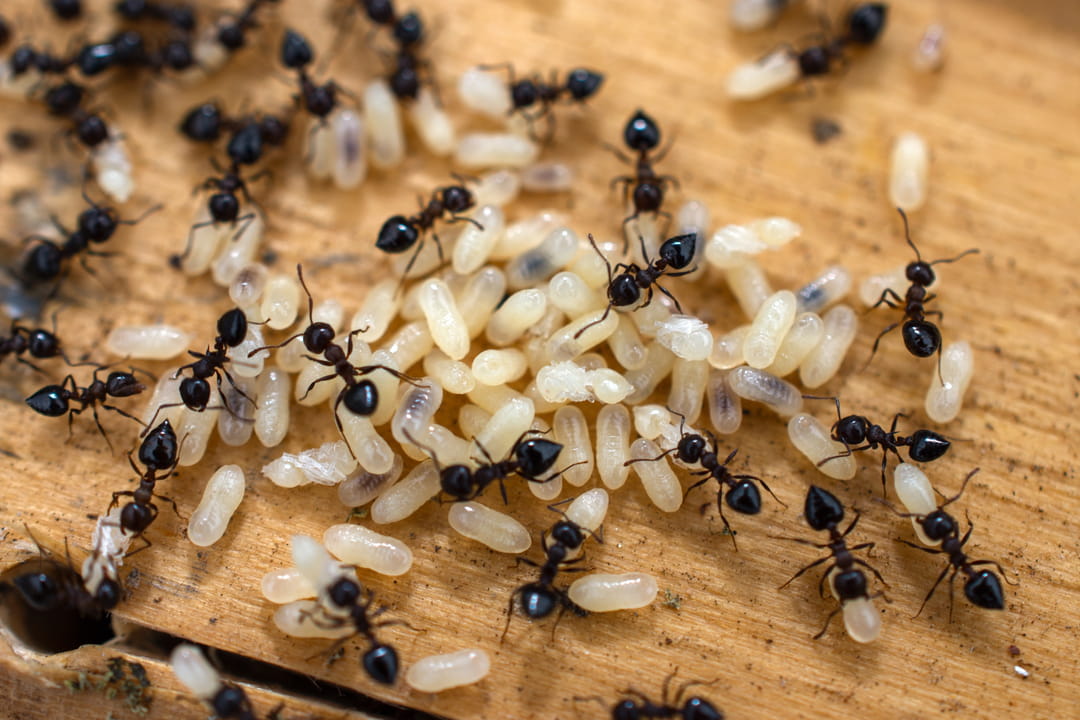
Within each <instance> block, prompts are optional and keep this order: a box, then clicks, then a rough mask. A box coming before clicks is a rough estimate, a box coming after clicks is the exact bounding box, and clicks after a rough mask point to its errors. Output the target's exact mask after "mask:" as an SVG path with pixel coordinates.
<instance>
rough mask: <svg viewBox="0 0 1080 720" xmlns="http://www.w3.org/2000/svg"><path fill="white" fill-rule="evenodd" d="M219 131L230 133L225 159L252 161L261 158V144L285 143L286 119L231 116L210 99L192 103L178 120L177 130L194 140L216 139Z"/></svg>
mask: <svg viewBox="0 0 1080 720" xmlns="http://www.w3.org/2000/svg"><path fill="white" fill-rule="evenodd" d="M223 131H228V132H231V133H232V134H231V136H230V138H229V142H228V144H227V145H226V150H225V152H226V153H227V154H228V156H229V159H230V160H231V161H232V162H233V163H235V164H236V165H254V164H255V163H257V162H258V161H259V160H261V159H262V154H263V149H264V146H265V145H270V146H274V147H280V146H281V145H283V144H284V143H285V140H286V139H288V137H287V136H288V132H289V123H288V121H287V120H285V119H283V118H281V117H279V116H277V115H271V114H269V113H262V114H256V115H249V116H245V117H243V118H240V119H233V118H230V117H228V116H227V115H225V113H224V112H222V110H221V108H220V107H219V106H218V104H217V103H216V102H213V101H210V102H205V103H202V104H200V105H196V106H195V107H193V108H192V109H191V110H189V111H188V112H187V114H186V115H184V118H183V120H181V122H180V132H181V133H183V134H184V135H185V136H186V137H187V138H188V139H190V140H194V141H195V142H204V143H213V142H216V141H217V140H218V139H219V138H220V137H221V135H222V132H223Z"/></svg>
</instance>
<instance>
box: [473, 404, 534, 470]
mask: <svg viewBox="0 0 1080 720" xmlns="http://www.w3.org/2000/svg"><path fill="white" fill-rule="evenodd" d="M535 418H536V411H535V409H534V406H533V403H532V401H531V400H529V399H528V398H525V397H514V398H510V399H509V400H508V401H507V402H506V403H504V404H503V405H502V406H501V407H500V408H499V409H498V410H496V411H495V412H494V413H492V414H491V415H489V416H488V419H487V422H485V423H484V425H483V427H481V428H480V429H479V431H477V432H476V433H475V434H474V435H473V436H472V437H473V439H474V442H475V444H476V446H477V448H478V449H479V448H481V447H482V448H483V449H484V450H486V451H487V454H488V455H490V456H491V457H492V459H493V460H496V461H499V460H502V459H503V458H504V457H506V456H507V455H509V454H510V451H511V450H512V449H513V447H514V443H515V442H517V441H518V439H519V438H521V436H522V435H523V434H524V433H525V432H526V431H527V430H528V429H529V428H530V427H532V423H533V420H534V419H535ZM477 456H479V457H482V456H483V453H482V452H480V453H477Z"/></svg>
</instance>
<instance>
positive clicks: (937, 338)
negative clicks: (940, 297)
mask: <svg viewBox="0 0 1080 720" xmlns="http://www.w3.org/2000/svg"><path fill="white" fill-rule="evenodd" d="M896 211H897V212H899V213H900V217H901V218H903V220H904V238H905V239H906V240H907V244H908V245H910V246H911V249H912V250H914V251H915V262H913V263H908V266H907V269H906V270H905V271H904V274H905V275H906V276H907V279H908V281H909V282H910V283H911V285H910V287H908V290H907V295H906V296H905V297H903V298H901V297H900V296H899V295H897V294H896V291H894V290H893V289H892V288H885V290H883V291H882V293H881V297H880V298H879V299H878V301H877V302H876V303H874V304H873V305H872V306H871V307H870V309H871V310H873V309H874V308H876V307H878V306H880V305H882V304H885V305H888V306H889V307H891V308H900V307H903V309H904V323H903V328H902V329H901V330H900V333H901V335H903V337H904V346H905V347H906V348H907V350H908V352H909V353H911V354H912V355H914V356H915V357H921V358H924V357H930V356H931V355H933V354H934V353H937V355H938V374H939V375H940V373H941V331H940V330H938V327H937V325H935V324H934V323H932V322H930V321H929V320H927V319H926V316H927V315H937V316H938V318H939V319H941V317H942V314H941V311H940V310H926V304H927V303H929V302H930V301H931V300H933V299H934V298H936V297H937V295H936V294H935V293H929V294H928V293H927V291H926V289H927V288H928V287H929V286H930V285H933V284H934V280H935V279H936V276H935V275H934V268H933V266H934V265H939V264H942V263H952V262H956V261H957V260H959V259H960V258H962V257H964V256H966V255H971V254H973V253H977V252H979V249H978V248H971V249H970V250H965V251H964V252H962V253H960V254H959V255H957V256H956V257H953V258H947V259H945V260H934V261H933V262H926V261H924V260H923V259H922V255H920V254H919V248H917V247H915V243H914V242H912V241H911V231H910V228H909V227H908V218H907V214H906V213H905V212H904V211H903V210H902V209H901V208H896ZM890 298H892V299H891V300H890ZM894 300H895V302H893V301H894ZM897 325H900V323H899V322H895V323H893V324H892V325H889V326H888V327H887V328H885V329H884V330H882V331H881V333H879V334H878V336H877V338H875V339H874V347H873V349H872V350H871V351H870V360H873V359H874V354H875V353H876V352H877V349H878V343H880V342H881V338H883V337H884V336H885V335H887V334H888V333H890V332H892V331H893V330H895V329H896V326H897ZM870 360H867V361H866V362H867V364H868V365H869V364H870Z"/></svg>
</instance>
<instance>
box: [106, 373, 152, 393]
mask: <svg viewBox="0 0 1080 720" xmlns="http://www.w3.org/2000/svg"><path fill="white" fill-rule="evenodd" d="M145 389H146V386H145V385H143V384H142V383H141V382H139V381H138V380H136V379H135V376H134V375H133V374H132V373H129V372H123V371H121V370H116V371H113V372H111V373H109V376H108V377H107V378H105V392H106V393H108V394H109V395H110V396H112V397H129V396H131V395H138V394H139V393H141V392H142V391H143V390H145Z"/></svg>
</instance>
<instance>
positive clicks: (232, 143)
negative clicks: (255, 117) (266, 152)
mask: <svg viewBox="0 0 1080 720" xmlns="http://www.w3.org/2000/svg"><path fill="white" fill-rule="evenodd" d="M262 151H263V136H262V128H261V127H259V124H258V123H255V122H249V123H247V124H245V125H244V126H243V127H241V128H240V129H239V130H237V131H236V132H235V133H233V136H232V137H231V138H229V144H228V145H226V146H225V152H226V153H228V155H229V159H230V160H232V161H233V163H235V164H236V165H252V164H254V163H256V162H258V161H259V158H261V157H262Z"/></svg>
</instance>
